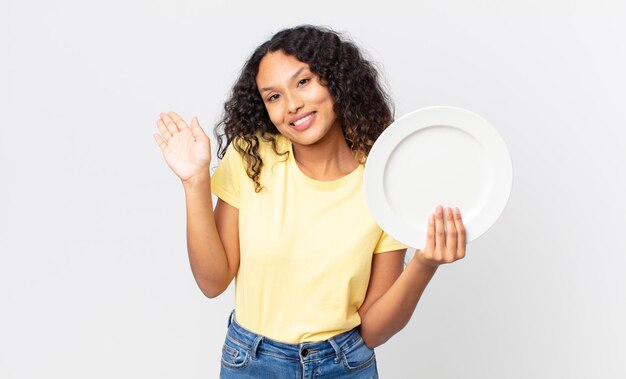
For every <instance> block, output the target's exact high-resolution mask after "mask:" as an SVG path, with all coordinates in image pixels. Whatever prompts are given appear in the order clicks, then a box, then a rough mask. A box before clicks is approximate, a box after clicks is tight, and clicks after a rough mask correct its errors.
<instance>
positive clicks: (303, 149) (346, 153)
mask: <svg viewBox="0 0 626 379" xmlns="http://www.w3.org/2000/svg"><path fill="white" fill-rule="evenodd" d="M293 154H294V159H295V160H296V163H297V164H298V167H299V168H300V170H301V171H302V172H303V173H304V174H305V175H306V176H308V177H310V178H311V179H315V180H321V181H330V180H336V179H340V178H342V177H344V176H346V175H348V174H349V173H351V172H352V171H354V170H355V169H356V168H357V167H358V165H359V162H358V161H357V160H356V158H355V157H354V154H353V153H352V151H351V150H350V147H349V146H348V143H347V142H346V140H345V137H344V136H343V132H342V131H341V128H333V129H332V130H330V131H329V134H328V135H326V136H325V138H323V139H322V140H321V141H319V142H317V143H315V144H312V145H299V144H296V143H293Z"/></svg>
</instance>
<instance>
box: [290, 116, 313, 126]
mask: <svg viewBox="0 0 626 379" xmlns="http://www.w3.org/2000/svg"><path fill="white" fill-rule="evenodd" d="M311 117H313V113H311V114H310V115H308V116H306V117H302V118H301V119H299V120H298V121H295V122H294V123H293V124H294V125H295V126H298V125H300V124H302V123H304V122H307V121H309V119H310V118H311Z"/></svg>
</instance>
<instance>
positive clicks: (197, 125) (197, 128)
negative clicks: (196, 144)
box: [191, 117, 208, 138]
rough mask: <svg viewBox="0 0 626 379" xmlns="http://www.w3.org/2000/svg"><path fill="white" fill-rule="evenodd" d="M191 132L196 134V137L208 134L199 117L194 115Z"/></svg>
mask: <svg viewBox="0 0 626 379" xmlns="http://www.w3.org/2000/svg"><path fill="white" fill-rule="evenodd" d="M191 134H192V135H193V136H194V138H197V137H205V136H206V133H205V132H204V130H203V129H202V127H201V126H200V123H199V122H198V117H194V118H192V119H191ZM207 138H208V137H207Z"/></svg>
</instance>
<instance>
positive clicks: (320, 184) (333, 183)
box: [283, 137, 363, 190]
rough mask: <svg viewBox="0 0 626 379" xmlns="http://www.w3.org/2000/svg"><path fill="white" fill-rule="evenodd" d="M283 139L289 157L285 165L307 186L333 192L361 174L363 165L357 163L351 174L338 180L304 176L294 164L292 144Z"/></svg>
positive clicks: (295, 163) (296, 164)
mask: <svg viewBox="0 0 626 379" xmlns="http://www.w3.org/2000/svg"><path fill="white" fill-rule="evenodd" d="M283 138H285V140H286V144H287V147H288V150H289V157H288V158H287V161H288V162H287V163H288V164H289V165H290V166H291V167H293V171H294V172H295V173H296V176H298V177H299V178H300V179H302V181H304V182H305V183H307V184H308V185H310V186H312V187H315V188H318V189H323V190H333V189H336V188H339V187H341V186H343V185H345V184H347V183H349V182H351V181H352V180H354V179H355V178H357V177H359V176H360V174H361V173H362V172H363V164H362V163H359V165H358V166H357V167H356V168H355V169H354V170H352V172H350V173H348V174H346V175H345V176H342V177H341V178H339V179H335V180H328V181H327V180H317V179H313V178H311V177H310V176H308V175H306V174H305V173H304V172H302V170H300V167H299V166H298V163H297V162H296V159H295V156H294V153H293V144H292V143H291V141H290V140H289V139H288V138H286V137H283Z"/></svg>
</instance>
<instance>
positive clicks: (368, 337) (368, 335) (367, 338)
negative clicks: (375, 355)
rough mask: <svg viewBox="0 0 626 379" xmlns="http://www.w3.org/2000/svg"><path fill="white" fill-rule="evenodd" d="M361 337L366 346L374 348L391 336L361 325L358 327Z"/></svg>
mask: <svg viewBox="0 0 626 379" xmlns="http://www.w3.org/2000/svg"><path fill="white" fill-rule="evenodd" d="M360 332H361V338H362V339H363V342H364V343H365V345H366V346H367V347H369V348H370V349H374V348H376V347H378V346H380V345H382V344H384V343H385V342H387V341H388V340H389V338H390V337H391V336H387V335H385V334H384V333H380V332H375V331H373V330H368V329H367V328H366V329H363V325H361V328H360Z"/></svg>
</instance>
